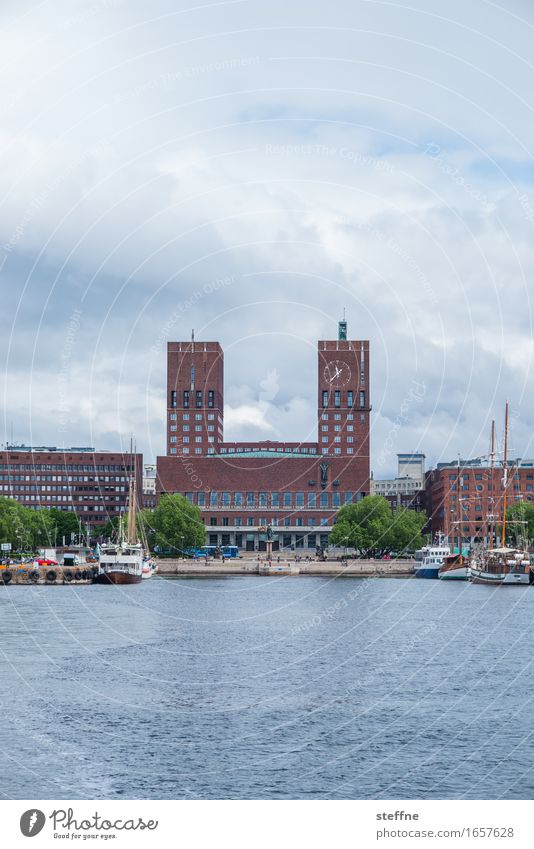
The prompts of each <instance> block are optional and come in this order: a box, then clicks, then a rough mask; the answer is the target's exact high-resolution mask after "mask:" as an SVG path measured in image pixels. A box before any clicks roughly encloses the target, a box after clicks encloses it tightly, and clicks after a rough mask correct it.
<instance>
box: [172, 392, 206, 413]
mask: <svg viewBox="0 0 534 849" xmlns="http://www.w3.org/2000/svg"><path fill="white" fill-rule="evenodd" d="M193 400H194V404H195V407H196V408H197V409H202V407H203V406H204V393H203V391H202V389H197V390H195V391H192V392H190V391H189V389H184V391H183V393H182V407H183V408H184V409H186V410H187V409H188V407H189V406H190V405H191V406H192V403H193ZM170 406H171V407H172V408H173V409H175V408H176V407H177V393H176V390H175V389H172V390H171V399H170ZM206 406H207V407H208V408H210V409H212V408H213V407H214V406H215V392H214V390H213V389H208V392H207V396H206Z"/></svg>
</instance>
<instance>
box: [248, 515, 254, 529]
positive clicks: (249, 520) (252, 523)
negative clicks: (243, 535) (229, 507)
mask: <svg viewBox="0 0 534 849" xmlns="http://www.w3.org/2000/svg"><path fill="white" fill-rule="evenodd" d="M247 525H248V526H249V528H253V527H254V516H249V517H248V519H247Z"/></svg>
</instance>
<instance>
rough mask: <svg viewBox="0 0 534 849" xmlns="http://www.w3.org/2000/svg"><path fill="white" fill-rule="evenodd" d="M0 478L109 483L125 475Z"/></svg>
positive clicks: (119, 479) (4, 478)
mask: <svg viewBox="0 0 534 849" xmlns="http://www.w3.org/2000/svg"><path fill="white" fill-rule="evenodd" d="M0 480H4V481H39V482H40V481H50V482H52V483H53V482H55V481H60V482H61V481H63V482H64V483H67V482H69V483H71V482H72V481H75V482H79V483H82V482H85V483H86V482H87V481H91V482H93V481H94V482H95V483H110V482H119V481H122V482H123V483H125V482H126V478H125V477H120V476H117V477H110V476H109V475H108V476H105V475H104V476H102V477H98V475H97V476H96V477H94V476H92V475H0ZM122 489H124V487H122Z"/></svg>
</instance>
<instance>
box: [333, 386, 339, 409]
mask: <svg viewBox="0 0 534 849" xmlns="http://www.w3.org/2000/svg"><path fill="white" fill-rule="evenodd" d="M334 407H341V391H340V390H339V389H336V391H335V392H334Z"/></svg>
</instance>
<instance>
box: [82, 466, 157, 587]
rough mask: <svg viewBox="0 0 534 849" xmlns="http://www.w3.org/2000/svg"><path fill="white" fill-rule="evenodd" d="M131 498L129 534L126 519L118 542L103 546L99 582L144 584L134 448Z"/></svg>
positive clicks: (98, 571) (121, 524) (122, 523)
mask: <svg viewBox="0 0 534 849" xmlns="http://www.w3.org/2000/svg"><path fill="white" fill-rule="evenodd" d="M131 453H132V463H131V469H132V471H131V473H130V482H129V498H128V524H127V530H126V535H125V533H124V522H123V520H122V516H121V519H120V521H119V534H118V536H119V539H118V541H117V542H115V543H114V542H109V543H103V544H102V545H101V546H100V560H99V564H98V569H97V571H96V575H95V578H94V583H95V584H140V583H141V581H142V580H143V562H144V560H145V554H146V553H145V549H144V547H143V544H142V543H141V542H140V541H139V539H138V535H137V521H136V519H137V498H136V480H135V465H134V462H133V451H132V452H131Z"/></svg>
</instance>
